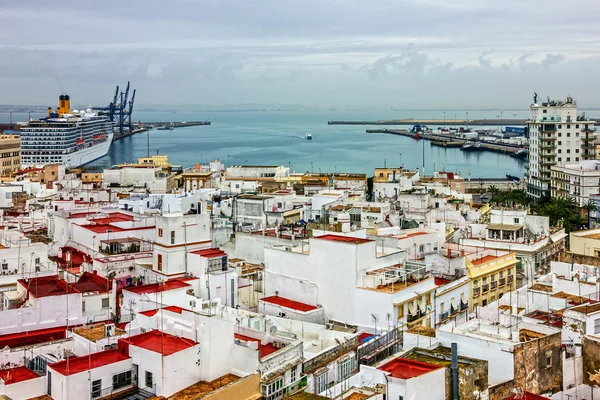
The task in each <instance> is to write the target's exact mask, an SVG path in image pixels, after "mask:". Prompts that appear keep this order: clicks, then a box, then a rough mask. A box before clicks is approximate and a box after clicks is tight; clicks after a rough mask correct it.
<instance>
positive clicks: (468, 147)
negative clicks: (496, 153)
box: [461, 140, 483, 151]
mask: <svg viewBox="0 0 600 400" xmlns="http://www.w3.org/2000/svg"><path fill="white" fill-rule="evenodd" d="M461 150H464V151H479V150H483V147H481V143H480V142H471V141H470V140H467V141H466V142H465V144H463V146H462V147H461Z"/></svg>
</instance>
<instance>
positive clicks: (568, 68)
mask: <svg viewBox="0 0 600 400" xmlns="http://www.w3.org/2000/svg"><path fill="white" fill-rule="evenodd" d="M599 20H600V6H599V5H598V4H597V2H596V1H595V0H571V1H564V0H527V1H523V0H501V1H500V0H261V1H258V0H211V1H205V0H168V1H167V0H163V1H155V0H127V1H122V0H120V1H114V0H105V1H77V2H76V1H71V0H57V1H47V0H44V1H42V0H27V1H23V0H2V6H1V10H0V38H2V39H0V104H41V105H45V104H52V105H53V104H54V103H55V102H56V97H57V95H58V94H60V93H61V92H66V93H69V94H70V95H71V98H72V101H73V102H74V103H85V104H87V103H88V102H91V103H92V104H102V105H105V104H107V103H108V102H109V101H110V99H111V97H112V95H113V93H114V90H115V86H116V85H117V84H119V85H124V84H125V83H126V82H127V81H128V80H130V81H131V82H132V85H133V86H134V87H135V88H137V98H136V103H137V104H138V105H188V104H198V105H209V106H218V105H227V104H269V105H291V104H299V105H305V106H314V107H339V108H344V107H347V108H348V107H349V108H351V107H392V108H400V109H445V108H447V109H462V108H472V109H475V108H506V109H509V108H512V109H520V108H523V109H525V108H527V107H528V106H529V104H530V103H531V101H532V97H533V92H534V91H535V92H537V93H538V94H540V96H542V98H546V96H550V97H552V98H557V99H559V98H560V99H562V98H565V97H566V96H567V95H571V96H573V97H574V98H575V99H576V100H578V103H579V105H580V107H587V108H593V107H600V99H598V96H597V94H598V93H599V90H598V89H599V87H600V80H599V79H598V71H599V67H598V66H599V65H600V40H599V39H600V24H599V23H598V21H599Z"/></svg>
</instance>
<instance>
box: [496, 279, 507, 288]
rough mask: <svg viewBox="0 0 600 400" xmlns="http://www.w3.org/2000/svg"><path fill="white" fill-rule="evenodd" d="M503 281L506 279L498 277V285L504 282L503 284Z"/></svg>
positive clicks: (502, 284)
mask: <svg viewBox="0 0 600 400" xmlns="http://www.w3.org/2000/svg"><path fill="white" fill-rule="evenodd" d="M505 283H506V279H505V278H500V279H498V284H499V285H500V286H504V284H505Z"/></svg>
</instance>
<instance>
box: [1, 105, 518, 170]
mask: <svg viewBox="0 0 600 400" xmlns="http://www.w3.org/2000/svg"><path fill="white" fill-rule="evenodd" d="M444 113H445V117H446V120H447V121H451V120H453V119H455V118H457V119H464V118H465V117H466V113H465V111H453V110H446V111H439V110H430V111H426V110H423V111H401V110H400V111H396V110H383V111H340V110H331V111H279V110H275V111H273V110H268V111H267V110H265V111H210V112H208V111H203V112H176V111H175V112H168V111H137V112H136V111H134V114H133V119H134V120H135V121H144V122H154V121H165V122H167V121H168V122H181V121H203V120H210V121H211V125H209V126H195V127H186V128H176V129H174V130H156V129H153V130H151V131H149V132H148V133H139V134H136V135H133V136H130V137H127V138H124V139H121V140H118V141H116V142H114V143H113V144H112V145H111V147H110V150H109V152H108V154H107V155H106V156H104V157H102V158H100V159H98V160H96V161H94V162H92V163H90V164H89V165H88V167H89V168H90V169H98V170H100V169H104V168H110V167H111V166H113V165H115V164H120V163H133V162H136V161H137V159H138V158H139V157H145V156H148V155H154V154H166V155H168V157H169V162H170V163H171V164H174V165H181V166H182V167H184V168H185V167H190V166H193V165H194V164H198V163H207V162H209V161H213V160H221V161H222V162H223V163H224V164H225V165H283V166H287V167H290V168H291V170H292V171H296V172H306V171H311V172H319V171H320V172H328V173H331V172H350V173H366V174H367V175H368V176H372V174H373V170H374V168H377V167H384V166H387V167H397V166H400V165H403V166H404V167H405V168H409V169H415V168H419V170H421V171H422V169H423V168H424V170H425V173H426V174H430V173H431V172H432V171H434V170H436V171H448V172H458V173H460V174H461V175H462V176H464V177H469V176H470V177H472V178H502V177H505V176H506V174H510V175H514V176H519V177H522V176H523V174H524V172H525V164H524V161H523V160H518V159H515V158H513V157H510V156H508V155H504V154H499V153H492V152H487V151H482V152H464V151H462V150H460V149H459V148H448V149H446V148H441V147H435V146H431V145H430V142H429V141H424V140H421V141H415V140H414V139H411V138H408V137H404V136H396V135H387V134H380V133H366V132H365V130H366V129H367V128H370V127H372V126H368V125H328V124H327V121H329V120H361V121H362V120H369V121H371V120H383V119H403V118H415V119H419V118H422V119H439V120H443V118H444ZM468 115H469V118H470V119H484V118H489V119H493V118H497V116H498V115H499V112H498V111H469V114H468ZM40 116H42V115H34V114H32V118H35V117H40ZM503 116H504V118H507V119H508V118H526V117H528V116H529V111H528V110H523V111H505V112H504V114H503ZM9 118H10V116H9V115H8V114H6V113H2V114H0V122H8V121H9ZM27 118H28V115H27V114H18V113H13V114H12V120H13V122H18V121H26V120H27ZM440 125H441V124H440ZM430 127H431V128H434V129H435V128H437V126H430ZM388 128H393V127H391V126H388ZM404 128H410V127H404ZM473 128H496V129H497V128H499V127H476V126H474V127H473ZM307 132H311V133H312V136H313V140H310V141H309V140H306V139H305V135H306V133H307Z"/></svg>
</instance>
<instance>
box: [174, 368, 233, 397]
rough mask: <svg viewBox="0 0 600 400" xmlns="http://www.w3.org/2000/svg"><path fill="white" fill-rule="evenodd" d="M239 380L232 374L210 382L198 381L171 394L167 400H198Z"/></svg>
mask: <svg viewBox="0 0 600 400" xmlns="http://www.w3.org/2000/svg"><path fill="white" fill-rule="evenodd" d="M239 379H240V377H239V376H237V375H233V374H227V375H223V376H222V377H220V378H217V379H215V380H214V381H212V382H206V381H200V382H196V383H194V384H193V385H191V386H188V387H186V388H185V389H183V390H180V391H179V392H177V393H175V394H173V396H171V397H169V400H171V399H172V400H196V399H200V398H202V397H204V396H206V395H207V394H209V393H211V392H214V391H215V390H217V389H220V388H222V387H225V386H227V385H229V384H231V383H233V382H236V381H238V380H239Z"/></svg>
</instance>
